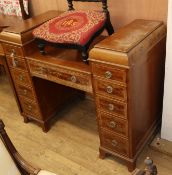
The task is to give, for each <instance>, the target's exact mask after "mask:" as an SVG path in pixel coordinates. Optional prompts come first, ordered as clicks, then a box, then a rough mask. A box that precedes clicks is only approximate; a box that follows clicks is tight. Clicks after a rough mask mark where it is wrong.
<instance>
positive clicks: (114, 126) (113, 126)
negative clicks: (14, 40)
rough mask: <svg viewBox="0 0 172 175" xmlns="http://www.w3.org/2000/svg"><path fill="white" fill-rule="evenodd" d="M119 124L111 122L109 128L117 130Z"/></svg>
mask: <svg viewBox="0 0 172 175" xmlns="http://www.w3.org/2000/svg"><path fill="white" fill-rule="evenodd" d="M116 126H117V124H116V122H114V121H111V122H109V127H110V128H116Z"/></svg>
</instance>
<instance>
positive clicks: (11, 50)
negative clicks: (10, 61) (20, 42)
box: [3, 44, 24, 57]
mask: <svg viewBox="0 0 172 175" xmlns="http://www.w3.org/2000/svg"><path fill="white" fill-rule="evenodd" d="M3 47H4V51H5V53H6V54H7V55H10V56H11V57H16V56H19V57H23V56H24V55H23V50H22V48H21V47H18V46H14V45H10V44H3Z"/></svg>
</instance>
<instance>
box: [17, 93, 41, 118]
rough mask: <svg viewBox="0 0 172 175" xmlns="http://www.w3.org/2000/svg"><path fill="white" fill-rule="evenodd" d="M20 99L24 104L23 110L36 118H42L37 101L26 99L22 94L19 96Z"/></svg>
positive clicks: (22, 104)
mask: <svg viewBox="0 0 172 175" xmlns="http://www.w3.org/2000/svg"><path fill="white" fill-rule="evenodd" d="M19 99H20V103H21V106H22V110H23V112H24V113H25V114H26V115H30V116H31V117H33V118H36V119H42V117H41V115H40V112H39V106H38V104H37V103H35V102H32V101H29V100H27V99H24V98H23V97H21V96H19Z"/></svg>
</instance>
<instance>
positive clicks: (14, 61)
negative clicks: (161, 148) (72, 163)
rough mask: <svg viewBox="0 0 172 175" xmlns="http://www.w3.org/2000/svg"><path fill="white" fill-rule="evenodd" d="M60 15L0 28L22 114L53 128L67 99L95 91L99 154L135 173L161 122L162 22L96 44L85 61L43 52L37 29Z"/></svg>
mask: <svg viewBox="0 0 172 175" xmlns="http://www.w3.org/2000/svg"><path fill="white" fill-rule="evenodd" d="M59 13H60V12H56V11H51V12H47V13H45V14H43V15H40V16H38V17H35V18H32V19H29V20H26V21H25V22H23V23H21V24H20V25H18V26H15V27H14V26H13V27H8V28H6V29H4V30H3V31H2V32H1V34H0V38H1V42H2V45H3V49H4V52H5V55H6V60H7V64H8V69H9V72H10V76H11V80H12V83H13V89H14V93H15V96H16V100H17V103H18V106H19V110H20V112H21V115H22V116H23V117H24V121H25V122H29V121H30V120H34V121H36V122H37V123H38V124H39V125H41V127H42V129H43V131H48V129H49V127H48V126H49V125H48V123H49V121H50V119H51V118H52V117H53V116H54V114H55V113H56V112H57V111H58V110H59V109H61V108H62V107H64V106H65V104H66V102H69V101H70V99H72V98H73V97H75V96H76V95H78V94H82V92H87V93H91V94H92V95H93V97H95V102H96V110H97V124H98V128H99V136H100V158H104V157H105V156H106V155H107V154H110V155H114V156H117V157H119V158H121V159H123V160H125V161H126V163H127V165H128V169H129V171H132V170H133V169H134V168H135V162H136V158H137V156H138V154H139V153H140V151H141V150H142V148H143V147H144V145H145V144H146V143H147V142H148V141H149V139H150V138H151V136H152V135H153V133H155V131H156V129H157V127H158V125H159V123H160V122H159V121H160V118H161V111H162V97H163V79H164V62H165V37H166V29H165V27H164V25H163V24H162V23H161V22H158V21H147V20H135V21H134V22H132V23H131V24H129V25H127V26H124V27H123V28H121V29H120V30H118V31H117V32H116V33H115V34H113V35H112V36H110V37H107V38H106V39H103V40H102V41H100V42H98V43H97V44H96V45H95V46H94V47H93V48H92V49H91V50H90V53H89V65H87V64H85V63H83V62H82V58H81V55H80V53H78V51H76V50H70V49H57V48H52V47H47V50H46V51H47V54H46V55H41V54H40V53H39V51H38V48H37V46H36V43H35V41H34V39H33V36H32V30H33V28H35V27H37V26H38V25H40V24H42V23H43V22H45V21H47V20H48V19H50V18H53V17H54V16H56V15H58V14H59Z"/></svg>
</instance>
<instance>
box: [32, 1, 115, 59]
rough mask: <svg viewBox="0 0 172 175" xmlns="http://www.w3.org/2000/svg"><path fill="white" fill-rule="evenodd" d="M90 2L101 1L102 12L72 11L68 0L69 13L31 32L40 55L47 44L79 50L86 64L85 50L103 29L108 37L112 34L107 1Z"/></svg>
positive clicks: (86, 54) (70, 2) (86, 55)
mask: <svg viewBox="0 0 172 175" xmlns="http://www.w3.org/2000/svg"><path fill="white" fill-rule="evenodd" d="M81 1H83V0H81ZM87 1H88V0H87ZM90 1H94V2H99V1H102V4H103V11H94V10H87V11H83V10H74V8H73V4H72V0H68V5H69V11H67V12H64V13H62V14H61V15H59V16H57V17H55V18H53V19H51V20H49V21H48V22H46V23H44V24H42V25H41V26H39V27H38V28H36V29H35V30H34V31H33V35H34V37H35V38H36V39H37V40H38V42H39V46H38V47H39V48H40V52H41V53H42V54H45V51H44V47H45V45H46V44H47V43H48V44H51V45H54V46H57V47H59V46H63V47H67V48H76V49H79V50H81V51H82V57H83V61H85V62H87V58H88V53H87V50H88V48H89V45H90V44H91V42H92V41H93V39H94V38H95V37H96V36H98V35H99V34H100V33H101V32H102V31H103V30H104V29H105V28H106V29H107V31H108V34H109V35H111V34H112V33H113V32H114V30H113V27H112V25H111V23H110V18H109V12H108V10H107V0H90Z"/></svg>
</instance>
